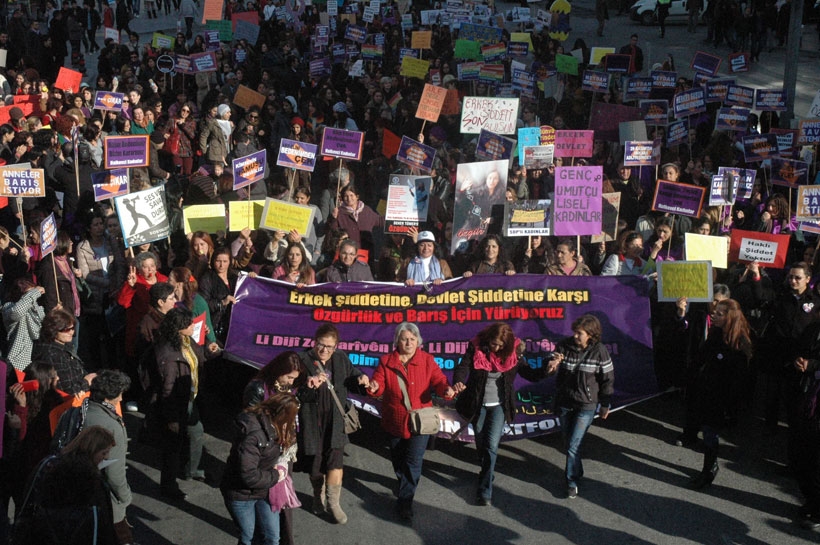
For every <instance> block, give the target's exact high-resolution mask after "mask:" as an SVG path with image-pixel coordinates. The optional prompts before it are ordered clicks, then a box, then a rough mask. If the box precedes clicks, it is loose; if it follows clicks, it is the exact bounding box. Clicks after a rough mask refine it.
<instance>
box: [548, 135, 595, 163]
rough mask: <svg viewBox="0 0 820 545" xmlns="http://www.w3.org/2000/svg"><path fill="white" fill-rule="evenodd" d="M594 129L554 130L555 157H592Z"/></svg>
mask: <svg viewBox="0 0 820 545" xmlns="http://www.w3.org/2000/svg"><path fill="white" fill-rule="evenodd" d="M594 140H595V131H570V130H565V131H555V156H556V157H592V148H593V143H594Z"/></svg>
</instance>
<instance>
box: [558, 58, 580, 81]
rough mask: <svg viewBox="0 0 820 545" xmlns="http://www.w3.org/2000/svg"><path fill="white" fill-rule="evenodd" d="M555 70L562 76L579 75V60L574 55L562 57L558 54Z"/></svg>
mask: <svg viewBox="0 0 820 545" xmlns="http://www.w3.org/2000/svg"><path fill="white" fill-rule="evenodd" d="M555 68H556V69H557V70H558V72H559V73H561V74H569V75H570V76H577V75H578V59H576V58H575V57H573V56H572V55H562V54H560V53H558V54H557V55H555Z"/></svg>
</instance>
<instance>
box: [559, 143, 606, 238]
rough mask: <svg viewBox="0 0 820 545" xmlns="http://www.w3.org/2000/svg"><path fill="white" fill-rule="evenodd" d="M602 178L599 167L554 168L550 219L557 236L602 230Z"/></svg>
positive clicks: (595, 233)
mask: <svg viewBox="0 0 820 545" xmlns="http://www.w3.org/2000/svg"><path fill="white" fill-rule="evenodd" d="M558 132H559V133H560V132H561V131H558ZM602 181H603V168H602V167H600V166H583V167H556V168H555V197H554V202H553V208H554V216H553V221H554V225H555V234H556V235H557V236H574V235H599V234H600V233H601V224H602V221H603V217H602V210H601V208H602V205H601V194H602V190H601V188H602Z"/></svg>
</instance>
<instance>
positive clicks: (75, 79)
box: [54, 66, 83, 94]
mask: <svg viewBox="0 0 820 545" xmlns="http://www.w3.org/2000/svg"><path fill="white" fill-rule="evenodd" d="M82 81H83V75H82V73H81V72H77V71H76V70H72V69H70V68H66V67H65V66H61V67H60V73H59V74H57V81H55V82H54V87H56V88H57V89H62V90H63V91H65V92H67V93H71V94H74V93H76V92H77V91H79V90H80V83H82Z"/></svg>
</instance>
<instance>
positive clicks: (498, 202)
mask: <svg viewBox="0 0 820 545" xmlns="http://www.w3.org/2000/svg"><path fill="white" fill-rule="evenodd" d="M509 163H510V162H509V161H508V160H506V159H505V160H502V161H482V162H478V163H462V164H460V165H458V170H457V171H456V194H455V207H454V211H453V240H452V244H451V245H450V252H451V253H453V254H454V253H455V252H456V251H457V250H462V251H463V250H464V249H465V248H466V247H467V246H468V244H469V242H470V241H471V240H477V239H481V238H483V237H484V236H485V235H486V234H487V233H496V234H500V232H501V227H502V225H503V222H504V202H505V200H506V199H505V194H506V191H507V172H508V169H509Z"/></svg>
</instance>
